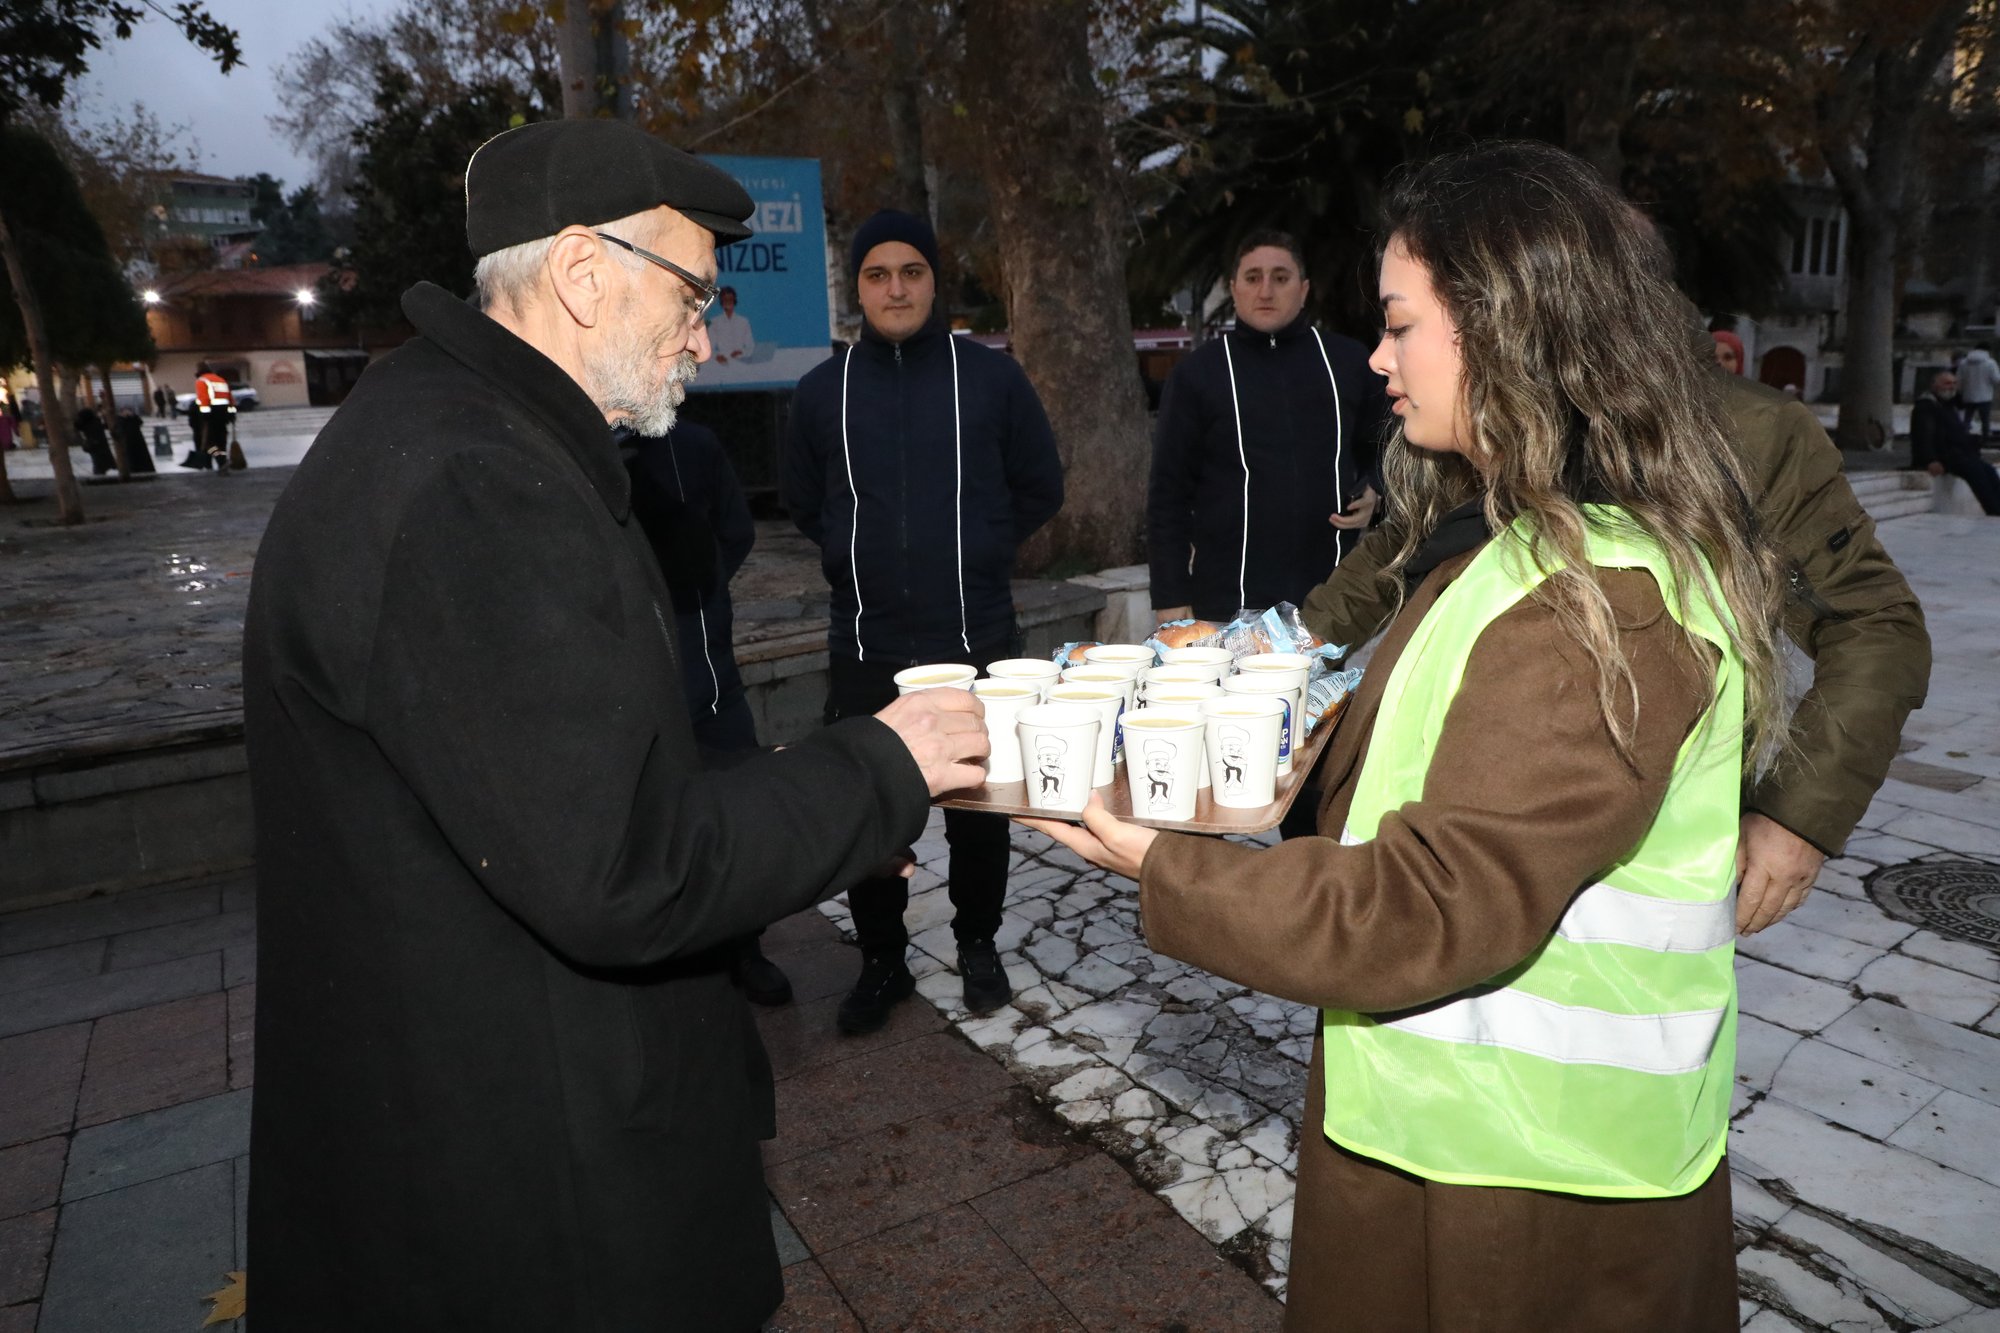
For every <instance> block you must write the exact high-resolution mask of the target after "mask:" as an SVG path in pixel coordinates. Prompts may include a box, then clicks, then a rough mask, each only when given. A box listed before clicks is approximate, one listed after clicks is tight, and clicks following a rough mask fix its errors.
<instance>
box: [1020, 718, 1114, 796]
mask: <svg viewBox="0 0 2000 1333" xmlns="http://www.w3.org/2000/svg"><path fill="white" fill-rule="evenodd" d="M1098 726H1099V723H1098V713H1097V712H1096V711H1095V710H1094V709H1090V708H1084V707H1080V706H1078V705H1075V704H1029V705H1028V706H1027V707H1026V708H1023V709H1022V710H1021V711H1020V713H1019V715H1018V716H1017V717H1016V718H1015V726H1014V729H1015V731H1016V732H1017V733H1018V734H1019V736H1020V755H1021V766H1022V768H1023V769H1025V770H1026V772H1027V778H1028V804H1029V805H1031V806H1034V807H1035V808H1036V809H1037V810H1066V811H1069V812H1071V813H1075V812H1076V811H1078V810H1081V809H1083V807H1084V803H1085V802H1087V801H1089V800H1090V789H1091V787H1092V786H1093V785H1094V784H1093V783H1092V782H1091V780H1090V778H1091V768H1092V766H1093V765H1094V764H1095V762H1096V757H1097V732H1098Z"/></svg>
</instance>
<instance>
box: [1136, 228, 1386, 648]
mask: <svg viewBox="0 0 2000 1333" xmlns="http://www.w3.org/2000/svg"><path fill="white" fill-rule="evenodd" d="M1311 287H1312V285H1311V284H1310V283H1309V282H1307V281H1306V272H1305V261H1304V259H1303V258H1302V257H1301V256H1300V254H1299V245H1298V242H1297V241H1295V240H1293V239H1292V238H1291V237H1290V236H1288V235H1286V234H1285V233H1283V232H1277V231H1257V232H1252V233H1251V234H1250V235H1249V236H1248V237H1246V238H1245V239H1244V241H1243V244H1242V245H1241V246H1239V247H1238V248H1237V252H1236V265H1235V268H1234V270H1233V271H1232V273H1231V275H1230V282H1229V291H1230V295H1231V296H1232V297H1233V298H1234V300H1235V302H1236V327H1235V328H1234V329H1232V330H1230V331H1228V332H1227V333H1224V334H1223V335H1222V336H1221V337H1219V338H1214V339H1211V340H1210V341H1209V342H1207V343H1205V344H1203V346H1202V347H1201V348H1200V349H1199V350H1197V351H1196V352H1195V353H1194V354H1193V355H1192V356H1190V357H1188V358H1187V359H1186V360H1185V361H1182V362H1181V363H1180V364H1179V365H1178V366H1176V367H1174V372H1173V374H1172V375H1171V376H1170V377H1169V378H1168V380H1167V386H1166V389H1165V391H1164V392H1163V394H1162V395H1161V399H1160V415H1159V419H1158V422H1157V423H1156V425H1155V426H1154V430H1153V470H1152V481H1151V485H1150V488H1149V490H1148V494H1147V504H1146V530H1147V540H1148V543H1149V545H1150V547H1151V553H1150V555H1151V564H1152V580H1153V606H1154V615H1155V616H1156V617H1158V618H1159V619H1160V620H1162V621H1165V620H1176V619H1180V618H1182V617H1184V616H1188V615H1196V616H1199V617H1201V618H1202V619H1204V620H1229V619H1231V618H1232V617H1234V616H1235V614H1236V612H1237V611H1238V610H1239V609H1241V608H1243V607H1252V608H1256V609H1262V608H1264V607H1267V606H1271V605H1274V604H1275V603H1278V602H1291V603H1293V604H1294V605H1298V604H1302V603H1303V602H1304V601H1305V597H1306V594H1307V593H1308V592H1310V591H1311V590H1312V589H1313V588H1315V587H1317V586H1319V584H1320V583H1322V582H1324V581H1325V579H1326V576H1327V575H1328V574H1330V573H1332V572H1333V567H1334V566H1335V565H1337V564H1339V563H1340V559H1341V557H1342V556H1343V555H1345V554H1346V553H1347V552H1348V551H1350V550H1352V549H1353V547H1354V544H1355V543H1356V542H1357V541H1359V540H1360V537H1361V532H1360V529H1363V528H1366V527H1367V526H1368V521H1369V519H1370V517H1371V516H1372V514H1373V512H1374V508H1375V499H1376V496H1375V491H1374V489H1373V488H1372V486H1371V484H1370V478H1371V477H1372V476H1373V475H1374V472H1375V467H1376V459H1377V454H1378V450H1379V446H1380V443H1381V439H1382V435H1383V428H1384V426H1385V425H1386V423H1387V421H1388V401H1387V399H1386V398H1385V396H1384V395H1383V392H1382V377H1381V376H1379V375H1377V374H1376V373H1375V372H1374V371H1372V370H1370V369H1369V368H1368V349H1367V348H1365V347H1363V346H1361V344H1359V343H1357V342H1355V341H1354V340H1353V339H1351V338H1343V337H1341V336H1340V335H1339V334H1337V333H1323V332H1321V331H1320V330H1319V329H1317V328H1315V327H1314V326H1313V322H1312V318H1311V316H1309V315H1307V314H1306V313H1305V304H1306V296H1307V294H1308V293H1309V292H1310V291H1311Z"/></svg>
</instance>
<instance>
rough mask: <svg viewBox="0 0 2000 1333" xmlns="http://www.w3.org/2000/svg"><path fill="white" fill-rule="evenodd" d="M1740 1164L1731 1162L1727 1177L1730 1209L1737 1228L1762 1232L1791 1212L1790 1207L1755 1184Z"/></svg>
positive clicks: (1754, 1180) (1753, 1179)
mask: <svg viewBox="0 0 2000 1333" xmlns="http://www.w3.org/2000/svg"><path fill="white" fill-rule="evenodd" d="M1739 1167H1740V1164H1739V1163H1736V1162H1731V1164H1730V1175H1729V1200H1730V1208H1731V1210H1732V1211H1733V1212H1734V1214H1735V1217H1736V1224H1737V1225H1738V1226H1744V1227H1748V1228H1750V1229H1751V1230H1753V1231H1762V1230H1763V1229H1764V1228H1766V1227H1769V1226H1770V1225H1771V1224H1772V1223H1774V1222H1776V1221H1777V1220H1778V1219H1779V1218H1781V1217H1783V1216H1785V1214H1787V1213H1789V1212H1791V1211H1792V1205H1790V1204H1789V1203H1786V1202H1785V1201H1784V1200H1783V1199H1780V1198H1779V1197H1778V1196H1777V1195H1775V1194H1773V1193H1771V1191H1769V1190H1767V1189H1765V1188H1764V1187H1763V1186H1762V1185H1760V1184H1758V1183H1757V1180H1756V1179H1755V1178H1754V1177H1753V1176H1751V1175H1749V1174H1748V1173H1747V1172H1745V1171H1743V1170H1741V1169H1739Z"/></svg>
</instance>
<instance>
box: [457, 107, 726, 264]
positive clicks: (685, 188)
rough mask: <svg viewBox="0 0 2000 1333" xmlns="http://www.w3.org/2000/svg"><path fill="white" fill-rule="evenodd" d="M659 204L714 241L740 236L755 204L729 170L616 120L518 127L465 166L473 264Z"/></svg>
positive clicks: (467, 224) (467, 228)
mask: <svg viewBox="0 0 2000 1333" xmlns="http://www.w3.org/2000/svg"><path fill="white" fill-rule="evenodd" d="M661 204H666V205H667V206H668V207H670V208H673V209H675V210H676V211H678V212H680V213H683V214H685V215H686V216H687V217H688V218H689V219H691V220H692V221H694V222H697V223H699V224H700V225H702V226H704V227H706V228H708V229H709V231H711V232H713V233H714V234H715V243H716V244H717V245H728V244H729V243H730V242H731V241H740V240H742V239H743V238H744V237H746V236H748V235H749V234H750V228H748V227H747V226H745V225H744V221H745V219H747V218H748V217H749V216H750V213H751V211H752V209H753V208H754V207H755V205H753V204H752V203H751V200H750V195H749V194H748V192H746V191H745V190H744V188H743V187H742V186H741V185H739V184H737V182H736V178H735V177H734V176H731V175H730V174H729V173H728V172H726V171H724V170H722V169H721V168H720V167H717V166H714V165H711V164H710V163H707V162H704V161H702V160H701V159H700V158H698V157H696V156H694V155H693V154H692V153H685V152H682V151H681V150H680V149H678V148H674V147H671V146H670V145H668V144H665V143H662V142H661V141H660V140H658V139H656V138H654V137H653V136H652V135H650V134H648V133H646V132H645V131H644V130H642V129H640V128H639V127H638V126H636V125H630V124H627V123H625V122H624V121H620V120H547V121H540V122H538V123H536V124H533V125H522V126H518V127H517V128H515V129H511V130H508V131H507V132H506V133H505V134H500V135H496V136H495V137H493V138H491V139H488V140H487V141H486V142H485V143H484V144H481V145H480V147H479V150H478V151H477V152H475V153H473V155H472V160H471V161H470V162H468V163H467V164H466V167H465V239H466V242H467V244H468V245H469V246H470V247H471V250H472V257H473V258H474V259H483V258H485V257H486V256H487V255H490V254H492V253H493V252H494V251H495V250H504V249H506V248H507V247H508V246H510V245H521V244H524V243H526V242H528V241H538V240H540V239H541V238H542V237H544V236H553V235H555V234H556V233H557V232H559V231H561V230H562V229H563V228H564V227H568V226H582V227H595V226H599V225H601V224H603V223H606V222H611V221H614V220H616V219H618V218H623V217H630V216H631V215H632V214H634V213H643V212H645V211H646V210H647V209H649V208H658V207H659V206H660V205H661Z"/></svg>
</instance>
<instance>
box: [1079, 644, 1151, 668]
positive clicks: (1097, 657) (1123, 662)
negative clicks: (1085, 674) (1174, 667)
mask: <svg viewBox="0 0 2000 1333" xmlns="http://www.w3.org/2000/svg"><path fill="white" fill-rule="evenodd" d="M1083 660H1084V661H1086V662H1088V663H1090V665H1092V666H1142V667H1149V666H1151V665H1153V663H1155V662H1156V661H1158V660H1159V659H1158V658H1156V657H1154V656H1153V650H1152V649H1151V648H1148V647H1147V646H1146V645H1145V644H1143V643H1100V644H1098V645H1097V646H1096V647H1095V648H1086V649H1084V650H1083Z"/></svg>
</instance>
